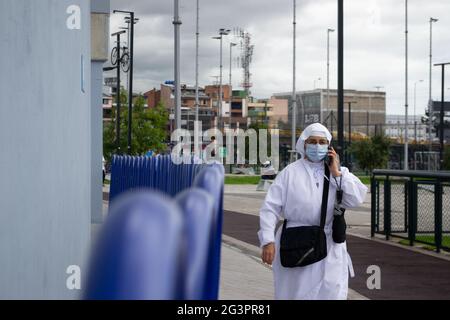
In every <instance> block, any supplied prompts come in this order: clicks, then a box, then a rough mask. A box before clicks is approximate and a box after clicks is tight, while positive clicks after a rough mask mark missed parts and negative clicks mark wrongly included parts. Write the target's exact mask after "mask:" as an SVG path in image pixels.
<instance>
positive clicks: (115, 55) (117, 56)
mask: <svg viewBox="0 0 450 320" xmlns="http://www.w3.org/2000/svg"><path fill="white" fill-rule="evenodd" d="M123 33H125V31H119V32H116V33H113V34H112V36H113V37H114V36H115V37H116V43H117V44H116V47H115V48H114V49H113V51H112V53H111V64H112V65H113V66H114V67H106V68H103V71H110V70H114V69H116V77H117V83H116V148H117V149H116V152H117V154H121V150H120V107H121V106H120V65H121V63H122V58H121V52H120V35H121V34H123Z"/></svg>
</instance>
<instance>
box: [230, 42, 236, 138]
mask: <svg viewBox="0 0 450 320" xmlns="http://www.w3.org/2000/svg"><path fill="white" fill-rule="evenodd" d="M236 45H237V44H236V43H233V42H230V79H229V91H230V94H229V98H230V99H229V102H230V119H229V129H230V130H231V118H232V113H231V103H232V102H233V90H232V84H231V72H232V64H233V47H234V46H236Z"/></svg>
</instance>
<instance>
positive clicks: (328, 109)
mask: <svg viewBox="0 0 450 320" xmlns="http://www.w3.org/2000/svg"><path fill="white" fill-rule="evenodd" d="M334 31H335V30H334V29H331V28H328V30H327V111H328V112H329V111H330V32H334Z"/></svg>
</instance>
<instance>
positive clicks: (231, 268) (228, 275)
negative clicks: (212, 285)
mask: <svg viewBox="0 0 450 320" xmlns="http://www.w3.org/2000/svg"><path fill="white" fill-rule="evenodd" d="M259 255H260V249H259V248H258V247H257V246H253V245H251V244H248V243H245V242H242V241H239V240H237V239H234V238H232V237H229V236H227V235H223V238H222V262H221V270H220V273H221V274H220V293H219V299H220V300H273V299H274V287H273V275H272V268H271V267H269V266H267V265H265V264H263V263H262V262H261V258H259ZM348 300H367V298H366V297H364V296H363V295H361V294H359V293H357V292H356V291H354V290H352V289H349V293H348Z"/></svg>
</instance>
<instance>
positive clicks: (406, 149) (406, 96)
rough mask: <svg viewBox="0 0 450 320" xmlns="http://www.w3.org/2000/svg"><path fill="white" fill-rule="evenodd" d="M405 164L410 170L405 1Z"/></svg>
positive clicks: (406, 168) (406, 12)
mask: <svg viewBox="0 0 450 320" xmlns="http://www.w3.org/2000/svg"><path fill="white" fill-rule="evenodd" d="M404 151H405V164H404V169H405V170H408V162H409V158H408V0H405V150H404Z"/></svg>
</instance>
